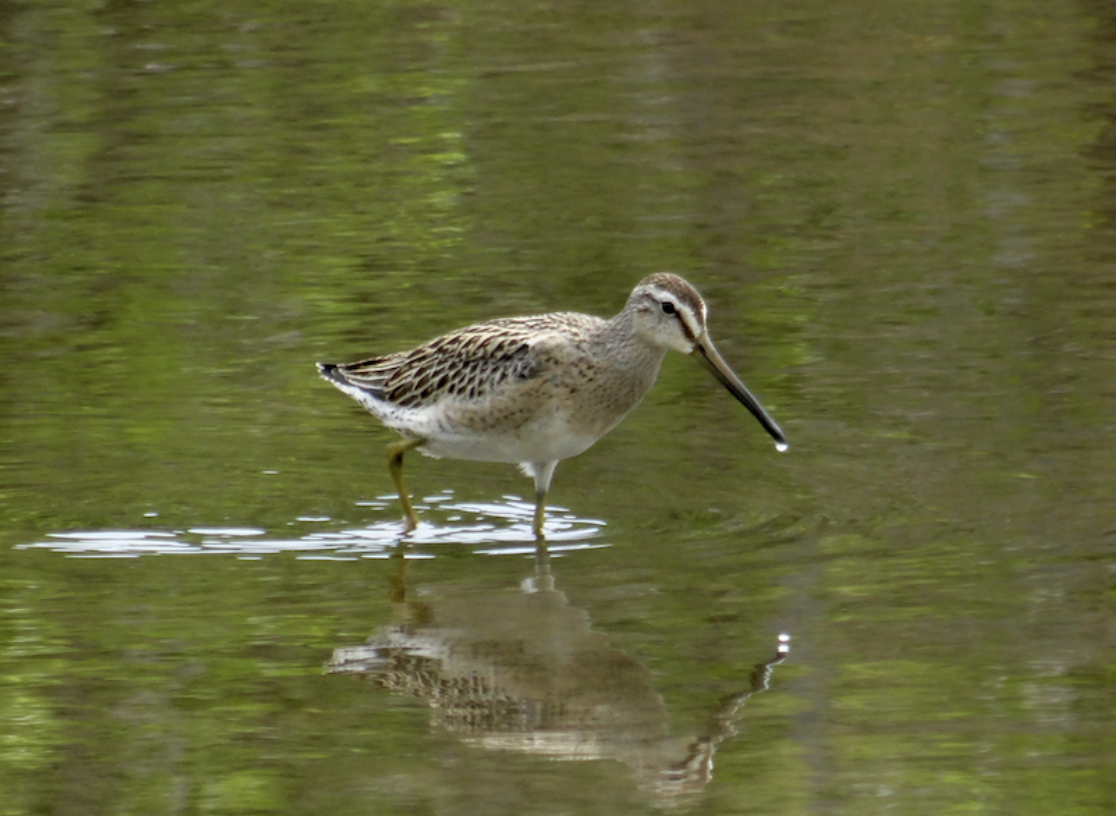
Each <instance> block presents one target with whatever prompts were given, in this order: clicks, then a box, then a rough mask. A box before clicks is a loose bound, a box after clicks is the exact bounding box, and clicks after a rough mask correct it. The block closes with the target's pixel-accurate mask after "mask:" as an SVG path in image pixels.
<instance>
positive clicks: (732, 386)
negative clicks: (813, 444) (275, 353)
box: [318, 272, 787, 535]
mask: <svg viewBox="0 0 1116 816" xmlns="http://www.w3.org/2000/svg"><path fill="white" fill-rule="evenodd" d="M707 314H708V310H707V308H706V306H705V301H703V300H702V299H701V295H699V294H698V293H697V290H696V289H694V287H693V286H691V285H690V284H688V283H687V282H686V281H684V280H682V278H680V277H678V276H677V275H672V274H669V273H665V272H660V273H658V274H655V275H650V276H648V277H646V278H644V279H643V280H642V281H640V282H639V285H638V286H636V288H635V289H634V290H632V294H631V296H630V297H629V298H628V302H627V304H626V305H625V306H624V309H623V310H622V311H621V312H620V313H619V314H618V315H616V316H615V317H613V318H612V319H611V320H604V319H603V318H600V317H591V316H589V315H583V314H576V313H573V312H553V313H551V314H544V315H537V316H534V317H509V318H503V319H499V320H489V321H487V322H485V323H477V324H476V325H473V326H466V327H465V328H463V329H458V330H457V331H453V332H450V333H449V334H446V335H442V336H441V337H436V338H435V339H433V340H430V341H429V342H426V343H423V344H422V345H421V346H419V347H418V348H415V349H412V350H410V351H400V352H396V353H395V354H389V355H387V356H385V357H373V358H372V359H370V360H362V361H360V362H357V363H347V364H335V363H318V371H319V372H320V373H321V375H322V377H324V378H325V379H327V380H329V381H330V382H331V383H333V384H334V385H335V386H337V387H338V388H339V389H341V390H342V391H344V392H345V393H346V394H348V395H349V396H350V397H352V398H353V399H355V400H356V401H357V402H359V403H360V404H361V405H363V406H364V407H365V408H367V409H368V410H369V411H371V412H372V414H373V415H374V416H375V417H376V418H377V419H379V420H380V421H381V422H383V423H384V425H386V426H387V427H388V428H390V429H391V430H393V431H395V432H396V433H398V434H400V435H401V436H402V437H403V439H402V440H400V441H398V442H395V443H393V444H391V445H389V446H388V449H387V458H388V470H389V471H390V472H391V478H392V481H394V482H395V487H396V489H397V490H398V491H399V501H400V502H401V503H402V505H403V514H404V517H405V521H406V524H407V529H408V530H411V529H414V527H415V526H416V525H417V524H418V517H417V516H416V515H415V511H414V508H413V507H412V506H411V500H410V498H409V496H408V495H407V490H406V488H405V487H404V484H403V454H404V453H406V452H407V451H409V450H411V449H412V448H419V449H420V450H421V451H422V452H424V453H427V454H429V455H431V456H434V457H441V456H446V457H449V458H451V459H471V460H475V461H485V462H511V463H518V464H519V466H520V467H521V468H522V469H523V471H524V473H526V474H527V475H528V476H532V477H534V479H535V519H534V526H535V532H536V533H537V534H539V535H542V530H543V519H544V517H545V513H546V504H545V502H546V493H547V490H548V489H549V487H550V479H551V477H552V476H553V475H554V468H555V466H556V465H557V464H558V462H559V461H561V460H562V459H568V458H569V457H571V456H577V455H578V454H579V453H582V452H583V451H585V450H587V449H588V448H589V447H590V446H592V444H593V443H594V442H596V441H597V440H598V439H600V438H601V437H602V436H604V435H605V434H606V433H608V432H609V431H610V430H612V429H613V428H614V427H615V426H616V424H617V423H618V422H620V420H621V419H623V418H624V416H625V415H627V413H628V412H629V411H631V410H632V409H633V408H635V407H636V405H638V404H639V401H640V400H641V399H643V396H644V394H646V393H647V392H648V390H650V388H651V386H652V385H654V383H655V378H656V377H657V376H658V374H659V364H660V363H661V362H662V360H663V356H664V355H665V354H666V352H667V350H668V349H674V350H675V351H680V352H682V353H683V354H692V355H693V356H694V358H695V359H696V360H697V361H698V362H699V363H701V364H702V365H703V366H705V367H706V368H707V369H709V371H710V372H711V373H712V374H713V376H714V377H716V378H717V379H718V380H719V381H720V382H721V384H722V385H724V386H725V388H727V389H728V390H729V391H730V392H731V393H732V395H733V396H734V397H736V398H737V399H738V400H740V402H742V403H743V404H744V407H746V408H747V409H748V410H749V411H751V412H752V414H753V415H754V416H755V418H756V419H758V420H759V422H760V424H761V425H763V427H764V428H765V429H766V430H767V432H768V433H769V434H771V436H772V437H774V438H775V442H776V447H777V448H778V449H779V450H786V447H787V443H786V437H785V436H784V435H783V432H782V430H780V428H779V426H778V425H777V424H776V423H775V420H774V419H772V418H771V416H770V415H769V414H768V413H767V411H765V410H764V409H763V406H762V405H760V403H759V401H758V400H757V399H756V398H755V397H754V396H752V393H751V392H750V391H749V390H748V389H747V388H745V387H744V383H742V382H741V381H740V378H739V377H737V376H736V374H734V373H733V371H732V369H731V368H729V367H728V364H727V363H725V361H724V360H723V359H722V358H721V355H720V354H718V353H717V349H716V348H715V347H714V345H713V341H712V340H711V339H710V338H709V331H708V330H707V328H706V325H705V322H706V316H707Z"/></svg>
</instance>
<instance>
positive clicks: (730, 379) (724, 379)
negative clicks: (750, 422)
mask: <svg viewBox="0 0 1116 816" xmlns="http://www.w3.org/2000/svg"><path fill="white" fill-rule="evenodd" d="M693 356H694V358H695V359H696V360H697V361H698V362H699V363H701V364H702V365H703V366H705V367H706V368H707V369H709V373H710V374H712V375H713V376H714V377H716V378H717V379H718V380H719V381H720V383H721V385H723V386H724V387H725V388H727V389H728V390H729V391H730V392H731V393H732V395H733V396H734V397H736V398H737V399H738V400H740V402H741V403H742V404H743V405H744V407H745V408H747V409H748V410H749V411H751V412H752V416H754V417H755V418H756V419H758V420H759V423H760V425H762V426H763V427H764V429H765V430H766V431H767V432H768V433H769V434H771V436H772V438H774V440H775V441H776V442H777V443H778V447H779V449H780V450H783V449H785V448H786V444H787V437H786V436H785V435H784V434H783V429H782V428H780V427H779V423H777V422H776V421H775V420H774V419H772V418H771V414H769V413H767V411H765V410H764V409H763V406H762V405H760V403H759V400H758V399H756V398H755V397H754V396H753V395H752V392H751V391H749V390H748V389H747V388H746V387H745V385H744V383H742V382H741V381H740V378H739V377H737V376H736V374H735V372H733V370H732V369H731V368H729V367H728V363H726V362H725V361H724V358H723V357H721V355H720V354H718V353H717V348H716V346H714V345H713V341H712V340H710V339H709V336H708V335H706V334H703V335H702V336H701V337H699V338H698V341H697V344H696V345H695V346H694V351H693Z"/></svg>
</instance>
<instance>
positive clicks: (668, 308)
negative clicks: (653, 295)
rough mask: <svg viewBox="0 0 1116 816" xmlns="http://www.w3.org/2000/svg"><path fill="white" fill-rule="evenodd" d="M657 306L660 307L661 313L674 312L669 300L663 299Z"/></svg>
mask: <svg viewBox="0 0 1116 816" xmlns="http://www.w3.org/2000/svg"><path fill="white" fill-rule="evenodd" d="M659 306H660V307H661V308H662V310H663V314H668V315H672V314H674V304H673V303H671V302H670V301H669V300H664V301H663V302H662V303H660V304H659Z"/></svg>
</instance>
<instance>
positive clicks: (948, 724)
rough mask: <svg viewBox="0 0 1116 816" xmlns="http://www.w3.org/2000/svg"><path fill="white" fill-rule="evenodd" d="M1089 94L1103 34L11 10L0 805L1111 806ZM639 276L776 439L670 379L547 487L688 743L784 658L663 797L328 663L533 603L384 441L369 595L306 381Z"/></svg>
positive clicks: (732, 13) (766, 16)
mask: <svg viewBox="0 0 1116 816" xmlns="http://www.w3.org/2000/svg"><path fill="white" fill-rule="evenodd" d="M1114 76H1116V14H1114V12H1113V10H1112V9H1111V8H1110V7H1109V5H1108V4H1104V3H1098V2H1087V1H1084V0H1083V1H1082V2H1075V3H1064V4H1051V3H1040V2H1036V0H1023V2H1014V3H1003V2H990V3H976V4H974V3H971V2H961V1H960V0H946V2H923V1H922V0H911V2H903V3H892V4H879V3H868V2H860V1H859V0H856V1H854V2H846V3H840V4H833V3H826V2H819V1H818V0H801V2H789V3H788V2H785V0H779V2H774V0H748V1H746V2H742V1H740V0H732V2H729V0H708V1H707V2H703V1H702V0H697V2H695V1H694V0H684V1H683V0H663V2H653V3H647V2H641V3H635V2H618V1H616V0H604V2H600V1H599V0H598V1H597V2H593V3H545V2H544V3H531V4H523V3H514V2H504V3H501V2H476V3H452V2H442V3H436V2H386V3H371V2H331V3H325V2H300V3H292V2H286V1H285V0H271V1H270V2H256V3H241V2H237V0H226V2H223V3H210V2H183V3H151V2H124V1H122V0H98V1H97V2H79V1H78V0H74V2H49V1H48V2H34V3H8V4H5V5H3V6H0V360H2V361H3V362H2V364H0V522H2V525H0V814H5V815H6V814H31V813H69V812H80V813H114V814H117V813H143V814H151V813H205V814H210V813H213V814H217V813H277V814H279V813H282V814H288V813H289V814H296V813H315V814H317V813H326V812H328V813H333V814H346V813H407V814H415V813H439V814H442V813H471V814H489V813H493V814H496V813H517V814H522V813H528V812H530V813H544V814H552V813H553V814H559V813H561V814H567V813H602V814H603V813H608V814H623V813H643V812H646V810H647V809H648V807H653V806H672V807H675V808H676V809H682V808H684V809H688V810H693V811H695V812H701V813H708V814H735V813H742V812H743V813H764V814H766V813H772V814H775V813H779V814H781V813H787V814H791V813H794V814H797V813H807V812H818V811H822V810H825V811H827V812H832V813H841V814H844V813H849V814H858V815H859V814H866V813H867V814H872V813H885V812H886V813H890V814H896V813H897V814H904V815H906V814H911V816H915V814H918V815H919V816H922V814H928V813H934V814H961V813H965V814H970V813H997V814H998V813H1009V812H1010V813H1012V814H1015V816H1029V815H1030V814H1035V816H1039V814H1041V815H1042V816H1046V814H1050V813H1058V814H1067V815H1068V816H1079V815H1080V816H1108V814H1111V813H1112V812H1114V811H1116V786H1114V785H1113V783H1112V781H1111V780H1112V778H1113V773H1114V772H1116V691H1114V689H1116V662H1114V657H1113V655H1116V648H1114V647H1116V556H1114V551H1116V519H1114V513H1113V504H1114V502H1113V497H1114V496H1116V433H1114V430H1116V429H1114V421H1113V417H1114V416H1116V386H1114V383H1116V183H1114V179H1116V85H1114V84H1113V81H1112V80H1113V77H1114ZM663 269H669V270H673V271H677V272H680V273H682V274H684V275H685V276H686V277H687V278H688V279H690V280H691V281H692V282H693V283H694V284H695V285H696V286H697V287H698V288H699V289H700V290H701V291H702V292H703V294H704V295H705V296H706V298H707V300H708V301H709V303H710V325H711V329H712V334H713V336H714V338H715V339H716V340H717V342H718V346H719V348H720V350H721V351H722V353H723V354H724V355H725V356H726V358H728V359H729V361H730V362H731V363H732V364H733V365H734V366H735V367H736V369H737V370H738V371H739V372H740V373H741V375H742V376H743V378H744V380H745V381H746V382H747V383H748V385H749V386H750V387H751V388H752V389H753V390H754V391H755V392H756V393H757V395H758V396H759V397H760V398H761V400H762V401H763V402H764V404H765V406H766V407H767V408H768V409H769V410H770V411H771V412H772V414H773V415H774V416H775V417H776V418H777V419H778V420H779V422H780V423H781V424H782V425H783V427H784V429H785V430H786V431H787V433H788V436H789V437H790V441H791V449H790V451H789V452H788V453H786V454H783V455H779V454H777V453H776V452H775V451H774V449H773V448H772V445H771V442H770V440H769V439H768V438H767V437H766V436H765V435H764V434H763V432H762V431H761V430H760V429H759V427H758V426H757V425H756V424H755V423H754V421H753V420H752V419H751V418H750V417H749V416H748V415H747V413H746V412H745V411H743V409H741V407H740V406H739V405H738V404H737V403H735V402H734V401H733V400H732V399H731V397H730V396H729V395H728V394H726V393H725V392H724V391H723V390H722V389H720V388H719V387H718V386H717V385H716V383H714V382H713V381H712V380H711V379H710V378H709V377H708V376H707V375H706V374H704V373H703V372H702V371H700V370H699V368H698V367H697V366H694V365H693V363H692V361H689V360H685V359H681V358H677V356H672V358H670V359H668V361H667V363H666V364H665V365H664V369H663V374H662V376H661V378H660V382H659V384H658V385H657V386H656V388H655V389H654V390H653V391H652V393H651V395H650V396H649V397H648V398H647V400H645V403H644V405H643V406H642V407H641V408H640V409H638V410H637V411H636V412H635V413H634V414H633V415H632V416H631V417H629V418H628V419H627V420H626V421H625V422H624V423H623V424H622V425H621V426H620V427H619V428H617V430H616V431H614V432H613V433H612V434H611V435H610V436H609V437H607V438H606V439H605V440H603V441H602V442H600V443H599V444H598V445H596V446H595V447H594V448H593V449H592V450H590V451H589V452H587V453H586V454H584V455H583V456H581V457H579V458H576V459H573V460H570V461H567V462H563V463H562V464H561V465H560V466H559V469H558V472H557V475H556V478H555V482H554V487H553V491H552V494H551V500H552V501H553V502H554V503H555V504H557V505H560V506H562V507H564V508H568V511H566V512H562V511H556V512H555V514H554V515H555V518H556V520H555V535H554V536H553V538H554V542H553V543H554V544H555V550H556V551H555V553H554V555H555V556H556V557H555V558H554V560H553V565H552V567H553V572H554V576H555V580H556V582H557V586H558V589H559V591H560V592H561V593H562V598H563V599H564V602H566V603H568V604H569V606H570V608H571V609H574V610H580V612H581V613H582V614H584V615H585V616H587V619H588V621H589V623H590V625H591V626H592V629H593V631H595V632H597V633H600V634H601V635H602V636H604V637H607V640H608V644H609V645H610V648H612V649H613V650H614V652H615V653H616V654H621V655H624V656H626V657H627V658H630V659H631V660H634V661H636V662H637V663H638V664H639V665H641V666H643V667H644V668H645V669H646V671H647V672H649V673H650V683H651V685H652V686H653V688H654V690H655V692H656V693H658V694H659V695H661V696H662V701H663V704H664V707H665V710H666V711H668V712H669V717H670V719H669V730H670V732H671V733H672V734H675V735H679V736H680V737H681V738H683V739H685V737H686V736H687V735H694V734H702V733H706V734H707V735H708V727H709V726H708V724H709V721H710V717H711V716H712V715H713V712H716V711H717V710H719V706H721V704H722V703H723V701H724V700H725V699H726V698H731V697H732V695H734V694H738V693H740V692H741V691H742V690H743V689H745V688H746V687H747V686H748V677H749V675H750V673H751V672H752V671H753V669H754V667H755V666H756V665H757V664H758V663H760V662H761V661H763V660H765V659H767V658H770V657H771V655H772V653H773V650H774V646H775V642H776V636H777V635H778V634H779V633H781V632H785V633H789V634H791V635H792V636H793V641H792V651H791V654H790V658H789V660H788V661H786V662H785V663H784V664H782V665H780V666H777V667H775V669H774V671H773V673H772V676H771V685H770V689H769V690H768V691H766V692H764V693H763V694H759V695H755V696H754V697H752V698H750V699H749V700H748V701H747V703H746V704H745V705H744V706H743V707H742V708H741V709H740V710H739V711H738V712H736V714H735V715H734V718H733V723H734V725H735V731H736V733H735V734H733V735H731V736H728V737H726V738H724V739H723V740H721V741H718V742H717V743H716V746H715V747H716V757H715V763H714V771H713V773H712V777H711V779H709V780H708V781H707V782H706V783H705V784H704V785H703V786H701V788H700V790H699V791H697V792H695V793H694V794H693V795H692V796H690V797H689V798H686V799H685V800H684V801H679V802H675V801H673V800H669V799H664V798H663V797H662V796H661V795H657V794H656V793H655V792H654V791H651V790H649V789H648V787H647V785H645V784H644V785H641V784H640V780H641V779H642V778H641V777H640V776H639V774H638V773H634V772H633V769H632V767H630V766H629V765H626V764H625V763H624V762H623V761H617V760H616V758H615V757H612V758H609V757H604V758H600V759H596V760H586V761H580V762H552V761H550V759H548V758H547V757H546V756H544V755H540V754H537V753H536V754H532V753H530V752H527V751H519V750H507V749H505V750H490V749H489V748H486V747H485V746H484V745H481V744H478V743H477V739H476V738H475V735H472V736H470V735H468V734H461V733H456V732H453V731H452V730H451V729H447V728H443V727H441V726H439V724H438V722H437V717H436V713H437V709H436V707H434V708H432V707H431V703H430V702H429V700H428V699H425V698H423V697H422V696H421V695H418V696H415V695H408V694H404V693H400V692H398V691H389V690H386V689H384V688H381V687H379V686H378V685H377V684H375V683H368V682H361V681H360V680H357V679H355V678H353V677H349V676H345V675H343V674H330V673H326V672H325V670H324V668H323V667H324V666H325V664H326V663H327V662H328V661H329V659H330V656H331V654H332V653H333V650H334V649H336V648H349V647H354V646H357V645H359V644H360V643H361V642H362V641H364V639H365V638H367V637H369V636H370V635H373V634H374V633H377V632H383V631H385V627H390V626H391V625H393V622H398V621H399V620H400V616H403V617H406V616H407V615H418V616H419V617H420V618H421V617H422V616H423V615H426V614H428V613H429V614H430V615H432V616H435V617H436V615H437V614H438V610H439V609H444V608H446V607H445V604H447V603H449V601H447V600H446V599H447V598H458V599H460V598H465V599H469V601H470V602H471V603H475V604H476V605H477V606H476V607H475V609H478V610H480V609H483V608H487V606H486V605H488V604H493V603H497V604H498V603H503V602H506V601H507V602H510V601H508V599H510V598H512V597H516V598H518V597H519V596H521V595H523V594H524V590H523V586H524V585H523V584H522V582H524V581H526V580H530V579H531V578H532V576H533V575H534V572H535V565H534V564H533V562H532V561H531V558H530V549H531V548H530V545H529V535H528V534H527V530H526V525H525V520H526V518H527V517H528V515H529V510H527V511H524V510H523V508H522V506H521V505H520V504H517V503H516V502H515V501H514V500H513V499H509V498H508V496H519V497H526V496H529V495H530V492H531V488H530V484H529V482H527V481H525V480H524V479H523V478H522V476H520V475H519V474H518V473H516V472H515V470H514V469H513V468H511V467H507V466H502V465H485V464H476V463H464V462H452V461H445V460H442V461H437V462H435V461H433V460H427V459H420V458H419V457H412V459H411V460H409V466H408V467H409V474H410V476H409V478H410V479H411V487H412V489H413V490H414V491H415V492H416V494H417V496H418V497H419V498H420V499H421V501H420V502H419V503H420V505H422V508H423V509H422V510H421V511H420V512H421V515H422V519H423V521H424V525H423V527H422V528H420V531H419V534H418V535H417V536H416V538H415V545H414V548H413V550H412V555H415V556H416V557H420V558H419V560H415V561H411V562H409V569H408V572H407V576H406V584H407V593H408V594H407V598H408V601H407V602H406V603H402V602H400V601H399V596H398V590H399V588H398V585H397V584H396V583H393V582H394V581H396V580H397V570H398V566H399V562H398V561H397V560H390V559H388V556H389V555H391V554H392V553H393V552H395V550H394V549H393V547H394V544H395V542H396V539H397V529H398V528H397V526H396V525H397V509H396V507H395V505H394V504H392V503H391V501H390V500H389V499H386V498H384V497H385V496H388V494H389V493H390V490H391V487H390V480H389V479H388V476H387V473H386V469H385V468H384V467H383V460H382V450H383V447H384V445H385V444H386V443H387V442H388V441H389V440H390V434H388V433H387V432H386V431H384V430H382V429H380V428H379V427H378V426H377V425H376V423H375V422H374V421H373V420H372V419H371V418H370V417H368V416H367V415H366V414H364V413H363V412H362V411H361V410H360V409H359V407H358V406H356V405H355V404H352V403H351V402H350V401H347V400H346V399H345V398H344V397H343V396H341V395H340V394H338V393H337V392H336V391H334V390H333V389H332V388H330V387H329V386H328V385H327V384H325V383H323V382H321V381H320V380H319V379H318V378H317V377H316V375H315V373H314V370H313V365H312V364H313V362H314V361H315V360H335V361H343V360H348V359H355V358H358V357H361V356H364V355H368V354H372V353H376V352H384V351H392V350H397V349H401V348H405V347H407V346H409V345H411V344H413V343H416V342H418V341H420V340H423V339H426V338H428V337H430V336H432V335H434V334H436V333H438V332H440V331H444V330H448V329H451V328H454V327H456V326H459V325H462V324H465V323H469V322H472V321H476V320H480V319H484V318H489V317H495V316H501V315H508V314H527V313H533V312H541V311H547V310H553V309H562V310H576V311H584V312H590V313H595V314H603V315H609V314H612V313H614V312H615V311H617V310H618V309H619V308H620V307H621V306H622V304H623V302H624V299H625V298H626V296H627V293H628V292H629V291H630V289H631V287H632V286H633V285H634V283H635V282H636V281H638V280H639V279H640V278H641V277H642V276H643V275H645V274H648V273H650V272H654V271H659V270H663ZM496 556H499V557H496ZM557 556H561V557H557ZM431 610H432V611H431ZM476 614H477V616H478V620H479V618H480V615H481V613H480V612H477V613H476ZM466 628H467V627H466ZM441 634H443V635H444V632H443V633H441ZM544 645H545V644H544ZM655 744H656V745H659V743H655ZM663 744H664V745H665V743H663Z"/></svg>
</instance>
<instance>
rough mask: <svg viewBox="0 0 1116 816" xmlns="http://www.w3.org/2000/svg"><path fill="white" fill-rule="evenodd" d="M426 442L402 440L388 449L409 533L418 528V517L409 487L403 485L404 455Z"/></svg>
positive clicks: (393, 477)
mask: <svg viewBox="0 0 1116 816" xmlns="http://www.w3.org/2000/svg"><path fill="white" fill-rule="evenodd" d="M425 441H426V440H425V439H401V440H399V441H398V442H393V443H391V444H390V445H388V449H387V463H388V472H389V473H391V480H392V481H393V482H395V489H396V491H398V493H399V503H400V504H401V505H403V520H404V522H405V523H406V526H407V532H410V531H411V530H413V529H415V528H416V527H418V516H416V515H415V508H413V507H412V506H411V497H410V496H409V495H407V487H406V485H404V484H403V454H405V453H406V452H407V451H409V450H412V449H414V448H417V447H418V446H419V445H421V444H422V443H423V442H425Z"/></svg>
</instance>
